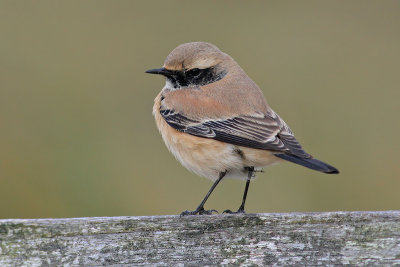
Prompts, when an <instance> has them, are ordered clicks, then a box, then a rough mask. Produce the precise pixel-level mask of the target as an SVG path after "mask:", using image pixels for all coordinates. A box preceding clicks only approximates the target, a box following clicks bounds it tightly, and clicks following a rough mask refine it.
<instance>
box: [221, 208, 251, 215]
mask: <svg viewBox="0 0 400 267" xmlns="http://www.w3.org/2000/svg"><path fill="white" fill-rule="evenodd" d="M222 213H227V214H243V213H246V212H245V211H244V209H238V210H237V211H231V210H224V212H222Z"/></svg>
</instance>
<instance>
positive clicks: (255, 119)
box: [146, 42, 339, 216]
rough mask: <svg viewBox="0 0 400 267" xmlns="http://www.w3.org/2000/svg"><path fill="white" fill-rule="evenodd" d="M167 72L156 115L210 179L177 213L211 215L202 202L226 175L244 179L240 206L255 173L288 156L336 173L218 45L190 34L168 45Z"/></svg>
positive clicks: (181, 155) (176, 146)
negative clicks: (194, 201) (199, 196)
mask: <svg viewBox="0 0 400 267" xmlns="http://www.w3.org/2000/svg"><path fill="white" fill-rule="evenodd" d="M146 73H149V74H158V75H161V76H164V77H165V86H164V87H163V88H162V90H161V92H160V93H159V94H158V95H157V97H156V98H155V100H154V106H153V115H154V117H155V121H156V125H157V128H158V130H159V132H160V133H161V136H162V139H163V140H164V143H165V145H166V146H167V148H168V150H169V151H170V152H171V153H172V154H173V155H174V156H175V158H176V159H177V160H178V161H179V162H180V163H181V164H182V165H183V166H184V167H186V168H187V169H188V170H189V171H191V172H193V173H195V174H197V175H199V176H203V177H206V178H209V179H211V180H212V181H214V183H213V185H212V187H211V188H210V190H209V191H208V192H207V194H206V196H205V197H204V199H203V200H202V201H201V203H200V204H199V205H198V207H197V208H196V209H195V210H192V211H190V210H186V211H183V212H182V213H181V214H180V215H181V216H186V215H211V214H214V213H215V212H217V211H216V210H214V209H211V210H206V209H205V208H204V204H205V203H206V201H207V199H208V198H209V196H210V195H211V193H212V192H213V190H214V189H215V187H216V186H217V185H218V183H219V182H220V181H221V180H222V179H223V178H227V177H228V178H241V179H243V180H246V184H245V190H244V193H243V198H242V203H241V205H240V207H239V208H238V210H237V211H231V210H225V211H224V213H229V214H241V213H245V210H244V207H245V202H246V198H247V192H248V189H249V185H250V181H251V180H252V179H253V178H254V177H255V173H256V172H259V171H262V169H263V168H264V167H267V166H269V165H272V164H276V163H280V162H283V161H289V162H292V163H295V164H298V165H302V166H304V167H307V168H310V169H312V170H316V171H320V172H323V173H327V174H337V173H339V171H338V169H336V168H335V167H333V166H331V165H329V164H327V163H324V162H322V161H320V160H318V159H316V158H314V157H313V156H311V155H310V154H308V153H307V152H305V150H304V149H303V148H302V146H301V145H300V143H299V142H298V141H297V140H296V138H295V137H294V134H293V132H292V131H291V129H290V128H289V126H288V125H287V124H286V123H285V122H284V121H283V119H282V118H281V117H280V116H279V115H278V114H277V113H276V112H275V111H273V110H272V109H271V107H270V106H269V105H268V104H267V101H266V99H265V97H264V95H263V93H262V91H261V89H260V88H259V87H258V86H257V84H256V83H255V82H254V81H253V80H252V79H251V78H250V77H249V76H248V75H247V74H246V73H245V71H244V70H243V69H242V68H241V67H240V66H239V64H238V63H237V62H236V61H235V60H234V59H233V58H232V57H231V56H229V55H228V54H226V53H224V52H222V51H221V50H220V49H219V48H218V47H217V46H215V45H213V44H211V43H207V42H189V43H184V44H181V45H179V46H177V47H176V48H175V49H173V50H172V52H170V54H169V55H168V56H167V57H166V59H165V61H164V65H163V66H162V67H161V68H156V69H149V70H147V71H146Z"/></svg>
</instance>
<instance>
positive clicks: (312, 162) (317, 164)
mask: <svg viewBox="0 0 400 267" xmlns="http://www.w3.org/2000/svg"><path fill="white" fill-rule="evenodd" d="M275 156H277V157H278V158H281V159H284V160H287V161H290V162H293V163H296V164H299V165H302V166H304V167H307V168H310V169H313V170H316V171H320V172H324V173H339V170H338V169H336V168H335V167H333V166H331V165H329V164H326V163H325V162H322V161H320V160H317V159H314V158H300V157H297V156H295V155H289V154H275Z"/></svg>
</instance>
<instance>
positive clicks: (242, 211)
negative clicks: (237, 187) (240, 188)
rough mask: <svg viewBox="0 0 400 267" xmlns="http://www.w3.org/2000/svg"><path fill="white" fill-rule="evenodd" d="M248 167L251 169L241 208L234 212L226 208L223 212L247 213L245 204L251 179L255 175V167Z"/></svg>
mask: <svg viewBox="0 0 400 267" xmlns="http://www.w3.org/2000/svg"><path fill="white" fill-rule="evenodd" d="M246 169H247V170H248V171H249V173H248V176H247V181H246V187H245V188H244V193H243V199H242V205H240V207H239V209H238V210H237V211H236V212H233V211H231V210H225V211H224V212H223V213H229V214H239V213H245V211H244V204H245V203H246V197H247V191H248V190H249V186H250V181H251V178H252V177H253V172H254V167H247V168H246Z"/></svg>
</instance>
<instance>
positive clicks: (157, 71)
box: [146, 68, 172, 77]
mask: <svg viewBox="0 0 400 267" xmlns="http://www.w3.org/2000/svg"><path fill="white" fill-rule="evenodd" d="M146 73H150V74H161V75H163V76H165V77H168V76H171V74H172V71H170V70H167V69H166V68H159V69H151V70H146Z"/></svg>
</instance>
